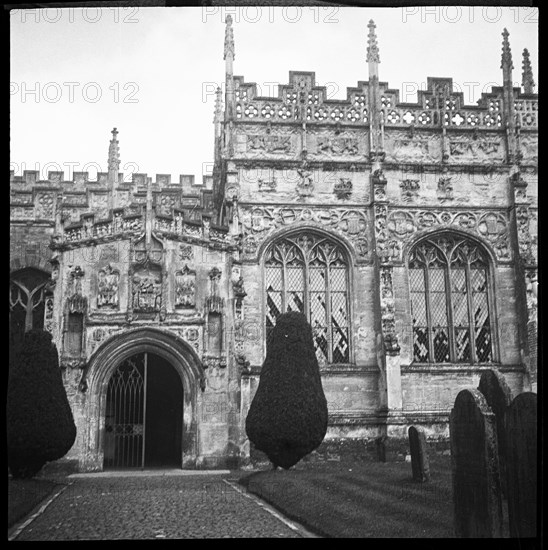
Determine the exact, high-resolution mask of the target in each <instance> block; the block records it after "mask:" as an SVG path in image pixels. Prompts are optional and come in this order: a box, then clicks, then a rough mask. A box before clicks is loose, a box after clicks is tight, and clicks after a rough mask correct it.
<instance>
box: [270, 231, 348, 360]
mask: <svg viewBox="0 0 548 550" xmlns="http://www.w3.org/2000/svg"><path fill="white" fill-rule="evenodd" d="M347 272H348V262H347V259H346V255H345V253H344V251H343V249H342V248H341V247H340V246H339V245H338V244H336V243H335V242H333V241H331V240H330V239H328V238H325V237H319V236H317V235H314V234H300V235H299V236H298V237H292V238H283V239H280V240H278V241H277V242H275V243H274V244H273V245H272V246H271V247H270V248H269V250H268V251H267V254H266V256H265V277H266V338H267V344H268V342H269V340H270V336H271V334H272V329H273V328H274V325H275V324H276V318H277V316H278V315H279V314H280V313H285V312H287V311H300V312H301V313H304V314H305V315H306V317H307V319H308V321H309V323H310V324H311V325H312V332H313V339H314V346H315V349H316V356H317V358H318V363H319V364H320V365H325V364H330V363H348V362H350V347H349V329H350V321H349V313H348V274H347Z"/></svg>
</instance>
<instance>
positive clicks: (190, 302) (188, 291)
mask: <svg viewBox="0 0 548 550" xmlns="http://www.w3.org/2000/svg"><path fill="white" fill-rule="evenodd" d="M195 305H196V271H194V270H193V269H190V268H189V267H188V265H185V267H184V268H183V269H182V270H180V271H177V272H176V273H175V307H176V308H193V307H195Z"/></svg>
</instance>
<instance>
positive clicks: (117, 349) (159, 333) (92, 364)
mask: <svg viewBox="0 0 548 550" xmlns="http://www.w3.org/2000/svg"><path fill="white" fill-rule="evenodd" d="M140 354H143V355H145V354H146V355H147V356H148V357H151V358H152V359H153V362H154V363H155V364H156V367H157V368H156V369H155V371H156V374H157V375H158V376H157V377H156V378H155V380H154V382H153V386H154V384H155V385H157V386H159V388H156V389H154V390H153V394H155V395H156V401H158V399H157V398H158V395H161V386H162V384H165V383H166V382H168V381H169V379H171V380H172V381H173V380H174V378H173V376H176V377H178V379H179V381H180V388H181V391H182V406H181V411H180V415H181V428H182V429H179V428H177V427H172V429H173V432H172V433H175V434H177V433H180V443H177V442H176V443H175V445H176V446H177V448H178V449H179V450H178V459H177V457H175V458H173V455H171V458H169V459H168V460H167V462H168V463H171V462H175V464H173V465H174V466H178V467H182V468H194V467H195V465H196V459H197V457H198V454H199V448H198V428H199V427H198V422H197V401H198V392H200V390H202V389H203V388H204V372H203V367H202V365H201V362H200V360H199V358H198V356H197V354H196V352H195V351H194V350H193V349H192V347H191V346H190V345H189V344H188V343H187V342H185V341H184V340H182V339H181V338H178V337H177V336H176V335H174V334H172V333H169V332H167V331H163V330H160V329H155V328H138V329H134V330H129V331H127V332H124V333H122V334H117V335H114V336H113V337H111V338H110V339H108V340H107V341H105V342H104V343H103V344H102V345H101V346H100V348H99V349H98V350H97V351H96V352H95V353H94V354H93V355H92V357H91V358H90V361H89V362H88V365H87V367H86V370H85V372H84V376H83V378H82V383H81V385H82V387H85V388H87V390H86V392H87V394H88V395H87V398H86V403H85V407H84V418H85V422H86V424H87V426H86V429H85V431H84V439H85V441H84V442H83V443H84V445H85V448H86V450H87V452H86V453H85V456H84V457H83V459H82V460H83V463H82V464H81V469H82V470H84V471H89V470H102V469H103V465H108V460H107V461H106V463H105V449H106V450H107V458H108V456H109V454H108V453H111V452H112V451H111V447H109V445H110V446H112V438H111V436H110V435H109V434H108V432H107V429H108V426H109V424H108V423H107V413H108V415H109V416H110V418H109V420H110V421H112V410H107V404H108V401H109V395H108V394H109V385H110V386H111V387H112V380H113V375H115V373H117V370H119V368H120V366H121V365H123V364H124V362H126V361H127V360H128V359H130V358H132V357H138V356H139V355H140ZM160 365H163V366H160ZM160 370H162V371H164V374H161V375H160V374H159V372H160ZM168 373H169V374H168ZM143 374H144V372H143ZM151 380H152V377H151ZM143 383H144V380H143ZM149 402H150V401H149ZM155 406H156V411H155V412H153V415H152V416H151V417H150V419H151V420H152V422H153V426H154V424H156V426H158V425H160V424H161V422H162V419H165V418H166V416H167V415H166V412H165V411H164V412H161V408H162V406H161V405H157V403H156V405H155ZM143 418H144V417H143ZM120 423H123V422H120ZM128 424H131V422H129V423H128ZM135 424H138V422H135ZM110 425H111V426H112V422H111V423H110ZM126 429H129V428H126ZM132 430H133V428H132ZM146 433H147V434H148V433H151V434H152V433H153V432H152V431H150V430H147V432H146ZM156 435H157V434H156ZM151 437H153V438H154V436H151ZM175 437H177V436H175ZM109 438H110V439H109ZM151 449H152V445H151ZM172 450H173V449H172ZM145 452H146V445H145ZM150 452H151V453H152V454H150V455H148V461H145V463H144V466H145V467H148V466H147V462H148V463H149V464H150V466H153V465H161V463H162V461H163V462H166V456H167V454H169V452H167V451H166V453H167V454H162V451H160V450H159V451H158V453H157V454H156V455H155V454H154V453H153V452H152V451H150ZM145 458H147V457H145ZM141 465H142V464H141ZM166 465H167V464H166ZM170 465H171V464H170Z"/></svg>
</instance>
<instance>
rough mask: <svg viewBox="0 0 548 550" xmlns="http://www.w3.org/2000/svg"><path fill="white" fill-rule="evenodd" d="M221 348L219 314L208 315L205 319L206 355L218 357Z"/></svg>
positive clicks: (221, 333)
mask: <svg viewBox="0 0 548 550" xmlns="http://www.w3.org/2000/svg"><path fill="white" fill-rule="evenodd" d="M222 346H223V322H222V317H221V314H220V313H210V314H209V316H208V319H207V347H208V354H209V355H212V356H214V357H220V356H221V351H222Z"/></svg>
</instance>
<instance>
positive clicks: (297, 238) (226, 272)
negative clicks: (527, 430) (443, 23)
mask: <svg viewBox="0 0 548 550" xmlns="http://www.w3.org/2000/svg"><path fill="white" fill-rule="evenodd" d="M234 56H235V48H234V36H233V29H232V21H231V18H230V16H228V17H227V24H226V35H225V51H224V57H225V63H226V70H225V72H226V94H225V97H224V100H223V97H222V93H221V90H220V89H219V90H218V92H217V100H216V105H215V117H214V139H215V148H214V172H213V176H212V177H210V178H204V181H203V182H202V183H200V184H196V183H195V181H194V177H193V176H186V175H183V176H180V179H179V181H177V182H172V181H171V176H169V175H163V174H158V175H156V179H155V181H152V178H150V177H148V176H147V175H146V174H133V178H132V181H131V182H126V181H124V177H123V174H120V173H119V172H118V170H119V166H120V153H119V142H118V132H117V130H116V129H114V130H113V132H112V134H113V135H112V140H111V142H110V147H109V152H108V169H109V171H108V172H107V173H99V174H98V176H97V181H89V180H88V174H87V173H74V177H73V181H64V179H63V173H62V172H50V173H49V174H48V179H47V180H45V181H40V180H38V179H37V178H38V174H37V173H36V172H32V171H25V172H24V174H23V176H15V175H14V174H13V173H11V174H10V188H11V195H10V207H11V223H10V232H11V234H10V237H11V242H10V253H11V260H10V261H11V276H12V281H13V282H12V287H13V288H14V289H16V290H13V293H11V294H10V297H11V302H10V307H11V309H12V316H14V315H15V313H14V312H15V310H16V308H19V310H17V311H20V310H21V307H22V306H21V304H22V302H23V301H24V300H25V298H24V297H22V298H21V296H26V294H25V292H26V291H24V290H20V288H21V287H20V285H19V286H17V285H18V283H21V280H22V279H21V277H23V275H24V274H25V273H29V272H32V273H35V274H36V273H40V274H42V275H41V276H43V281H44V282H43V283H41V284H45V281H46V280H49V282H48V283H47V284H45V286H44V287H43V289H44V290H43V300H44V301H45V307H44V310H43V313H41V315H42V314H43V315H44V326H45V328H47V330H50V331H51V332H52V334H53V337H54V340H55V342H56V344H57V346H58V349H59V352H60V356H61V366H62V369H63V374H64V380H65V385H66V390H67V394H68V396H69V399H70V401H71V404H72V407H73V411H74V416H75V420H76V423H77V427H78V437H77V441H76V443H75V445H74V447H73V449H72V450H71V452H70V453H69V455H68V459H69V460H72V461H74V462H75V463H76V464H77V467H78V468H79V469H81V470H100V469H102V468H103V458H104V452H105V451H104V445H105V444H104V441H105V414H106V413H105V410H106V409H105V407H106V405H105V400H106V397H105V395H106V387H107V385H108V383H109V379H110V377H111V376H112V373H113V371H114V369H116V366H117V365H118V364H120V362H121V361H124V360H125V359H127V358H128V357H131V355H132V354H135V353H141V352H148V353H152V354H156V355H158V356H161V357H163V358H164V359H165V360H167V361H168V362H169V363H170V364H171V365H172V366H173V367H174V368H175V369H176V370H177V373H178V375H179V377H180V379H181V383H182V387H183V392H184V404H183V420H182V430H183V435H182V451H181V460H180V465H181V466H182V467H185V468H195V467H198V468H200V467H221V466H226V465H232V466H237V465H243V464H245V463H246V462H247V461H248V460H249V453H250V449H249V442H248V441H247V439H246V435H245V429H244V426H245V417H246V413H247V410H248V408H249V405H250V403H251V400H252V398H253V394H254V391H255V389H256V387H257V384H258V377H259V373H260V369H261V365H262V362H263V360H264V357H265V353H266V342H267V336H268V331H269V327H271V326H272V324H273V323H274V322H275V315H276V313H277V312H280V311H285V310H288V309H300V310H301V311H303V312H305V314H306V315H307V316H308V318H309V320H310V322H311V324H312V325H313V329H314V334H315V341H316V345H317V355H318V359H319V362H320V367H321V372H322V378H323V385H324V390H325V393H326V397H327V400H328V403H329V412H330V414H329V429H328V434H327V437H326V441H325V443H324V445H323V447H325V448H327V449H329V447H330V446H331V445H334V446H336V445H340V443H341V441H348V442H352V441H356V440H360V441H362V440H372V439H373V438H376V437H378V436H388V437H389V438H395V439H398V438H399V439H402V440H403V439H405V438H406V432H407V428H408V427H409V426H410V425H419V424H420V425H422V426H423V428H424V429H425V432H426V434H427V436H428V437H430V438H433V437H447V435H448V415H449V411H450V409H451V407H452V404H453V402H454V399H455V397H456V395H457V394H458V393H459V391H460V390H461V389H463V388H472V387H476V386H477V384H478V381H479V377H480V375H481V373H482V372H483V371H484V370H485V369H486V368H493V367H495V368H497V369H498V370H499V371H500V372H502V373H504V375H505V377H506V379H507V381H508V383H509V385H510V387H511V389H512V391H513V393H514V394H518V393H520V392H522V391H525V390H530V389H533V391H536V338H537V335H536V310H537V303H536V295H537V265H538V257H537V219H538V202H537V164H538V153H537V131H538V121H537V109H538V96H537V95H536V94H534V93H533V86H534V83H533V80H532V73H531V68H530V63H529V58H528V53H527V51H524V57H523V83H522V88H523V89H520V88H514V87H513V86H512V69H513V66H512V57H511V52H510V46H509V42H508V33H507V32H506V31H505V32H504V33H503V51H502V64H501V68H502V72H503V86H501V87H494V88H492V90H491V92H489V93H484V94H482V97H481V99H480V100H479V101H478V104H477V105H472V106H469V105H464V103H463V96H462V94H461V93H458V92H454V91H453V89H452V80H451V79H449V78H428V85H427V90H423V91H420V92H419V93H418V98H417V103H416V104H409V103H401V102H400V101H399V94H398V91H397V90H394V89H391V88H390V87H389V86H388V84H387V83H385V82H382V81H380V80H379V76H378V75H379V71H378V69H379V64H380V54H379V47H378V45H377V38H376V35H375V25H374V23H373V22H372V21H371V22H370V24H369V36H368V48H367V59H366V60H367V63H368V71H369V78H368V80H364V81H359V82H358V83H357V85H356V86H355V87H353V88H348V89H347V98H346V99H345V100H328V99H326V90H325V88H323V87H321V86H316V84H315V78H314V73H311V72H290V74H289V83H288V84H287V85H282V86H280V87H279V92H278V97H258V96H257V95H256V86H255V84H253V83H247V82H245V81H244V79H243V77H241V76H235V75H234V74H233V62H234ZM223 104H224V105H223ZM223 107H224V108H223ZM434 256H435V257H434ZM421 266H423V267H421ZM422 269H424V273H425V274H427V275H424V277H426V279H424V281H426V280H428V281H429V283H428V285H429V286H428V288H422V287H420V285H419V286H417V285H418V284H419V283H417V282H416V281H419V282H420V280H422V279H421V277H422V275H421V273H422V271H421V270H422ZM29 270H30V271H29ZM32 270H36V271H32ZM444 270H445V271H444ZM459 270H460V271H459ZM440 273H445V274H446V276H447V277H449V278H448V279H446V283H443V278H440V277H441V275H440ZM447 274H450V275H447ZM464 274H466V275H464ZM461 279H462V285H464V283H466V285H468V286H466V287H465V286H462V285H461V286H459V284H460V283H458V281H459V280H461ZM436 281H437V282H436ZM440 281H441V282H440ZM478 281H480V282H479V283H478ZM482 281H483V282H482ZM440 284H441V285H442V287H439V288H442V290H441V291H440V290H439V288H437V287H435V285H438V286H439V285H440ZM443 284H446V285H451V286H450V287H449V286H446V287H443ZM23 286H24V285H23ZM40 288H42V287H40ZM443 289H445V290H444V291H443ZM27 290H28V289H27ZM10 292H11V291H10ZM17 292H19V294H17V296H20V298H19V302H17V300H16V299H15V298H14V296H16V293H17ZM443 292H445V294H444V293H443ZM421 293H422V294H421ZM425 293H426V298H424V296H425ZM440 296H441V298H440ZM423 298H424V299H425V300H426V302H424V303H425V304H427V305H425V306H424V308H423V309H424V311H423V309H421V306H420V304H422V303H423V302H421V300H423ZM440 300H441V301H440ZM17 304H19V305H17ZM440 304H442V305H440ZM27 311H28V308H27ZM40 311H42V310H40ZM466 311H468V312H469V313H468V316H466V313H465V312H466ZM18 315H22V314H21V313H18ZM422 317H424V319H423V320H422V321H421V319H422ZM13 318H14V319H15V317H13ZM21 318H22V317H21ZM478 319H479V320H478ZM21 322H22V321H21ZM27 323H28V316H27ZM467 323H468V324H467ZM423 325H424V326H423ZM323 447H322V448H323Z"/></svg>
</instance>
